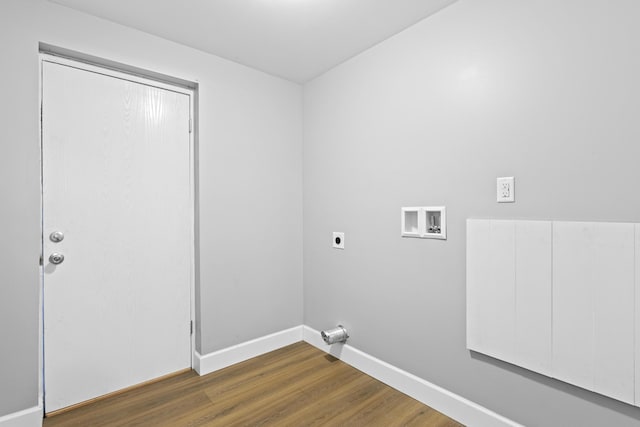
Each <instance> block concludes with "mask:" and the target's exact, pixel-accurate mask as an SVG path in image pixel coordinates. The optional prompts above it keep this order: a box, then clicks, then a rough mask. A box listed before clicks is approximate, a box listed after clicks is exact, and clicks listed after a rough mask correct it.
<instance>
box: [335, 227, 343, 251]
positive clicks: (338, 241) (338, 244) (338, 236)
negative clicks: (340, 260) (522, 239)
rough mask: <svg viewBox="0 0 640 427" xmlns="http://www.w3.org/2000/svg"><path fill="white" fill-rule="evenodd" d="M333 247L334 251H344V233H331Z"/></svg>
mask: <svg viewBox="0 0 640 427" xmlns="http://www.w3.org/2000/svg"><path fill="white" fill-rule="evenodd" d="M333 247H334V248H336V249H344V233H341V232H338V231H334V232H333Z"/></svg>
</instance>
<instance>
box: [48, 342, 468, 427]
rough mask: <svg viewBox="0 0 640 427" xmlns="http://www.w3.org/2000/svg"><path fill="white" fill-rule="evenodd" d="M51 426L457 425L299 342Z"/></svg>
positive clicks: (115, 399) (63, 417)
mask: <svg viewBox="0 0 640 427" xmlns="http://www.w3.org/2000/svg"><path fill="white" fill-rule="evenodd" d="M56 426H83V427H85V426H96V427H98V426H193V427H195V426H296V427H300V426H363V427H364V426H366V427H370V426H384V427H391V426H434V427H454V426H456V427H457V426H461V424H459V423H457V422H455V421H453V420H451V419H449V418H447V417H445V416H444V415H442V414H440V413H439V412H437V411H435V410H433V409H431V408H429V407H428V406H425V405H423V404H421V403H420V402H418V401H416V400H414V399H412V398H410V397H408V396H406V395H404V394H402V393H400V392H398V391H396V390H394V389H392V388H391V387H388V386H386V385H384V384H382V383H381V382H379V381H377V380H375V379H373V378H371V377H369V376H367V375H365V374H363V373H362V372H360V371H358V370H356V369H354V368H352V367H350V366H349V365H346V364H345V363H343V362H341V361H339V360H337V359H335V358H334V357H332V356H329V355H327V354H326V353H324V352H322V351H320V350H318V349H316V348H314V347H312V346H310V345H309V344H306V343H304V342H300V343H297V344H293V345H290V346H288V347H285V348H282V349H280V350H276V351H274V352H271V353H268V354H265V355H263V356H259V357H256V358H254V359H251V360H248V361H246V362H242V363H239V364H237V365H234V366H231V367H228V368H226V369H222V370H220V371H217V372H214V373H212V374H209V375H205V376H202V377H200V376H198V375H197V374H196V373H195V372H193V371H191V372H187V373H184V374H180V375H178V376H174V377H171V378H167V379H164V380H162V381H159V382H156V383H152V384H148V385H145V386H142V387H140V388H136V389H133V390H130V391H127V392H124V393H122V394H119V395H115V396H112V397H108V398H105V399H103V400H99V401H97V402H94V403H91V404H88V405H86V406H82V407H80V408H77V409H74V410H72V411H69V412H66V413H62V414H59V415H55V416H53V417H49V418H46V419H45V421H44V427H56Z"/></svg>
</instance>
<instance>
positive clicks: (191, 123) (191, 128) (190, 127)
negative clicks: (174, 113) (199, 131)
mask: <svg viewBox="0 0 640 427" xmlns="http://www.w3.org/2000/svg"><path fill="white" fill-rule="evenodd" d="M192 131H193V122H192V121H191V119H189V133H191V132H192Z"/></svg>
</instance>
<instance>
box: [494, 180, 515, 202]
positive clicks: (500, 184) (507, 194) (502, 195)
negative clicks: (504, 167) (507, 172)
mask: <svg viewBox="0 0 640 427" xmlns="http://www.w3.org/2000/svg"><path fill="white" fill-rule="evenodd" d="M496 183H497V188H496V196H497V201H498V203H513V202H515V200H516V199H515V186H514V179H513V177H512V176H505V177H502V178H497V179H496Z"/></svg>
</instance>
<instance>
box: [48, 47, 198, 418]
mask: <svg viewBox="0 0 640 427" xmlns="http://www.w3.org/2000/svg"><path fill="white" fill-rule="evenodd" d="M44 62H51V63H55V64H60V65H64V66H68V67H73V68H77V69H80V70H85V71H90V72H94V73H98V74H102V75H105V76H109V77H115V78H117V79H122V80H128V81H131V82H135V83H141V84H144V85H147V86H153V87H157V88H160V89H165V90H169V91H172V92H177V93H181V94H185V95H187V96H188V97H189V117H190V124H189V171H190V172H189V219H190V224H189V234H190V235H189V240H190V242H191V244H190V245H189V248H190V251H189V252H190V253H189V270H190V274H189V293H190V300H191V301H190V311H191V315H190V317H191V324H192V325H193V328H192V330H191V368H193V366H194V362H195V358H196V342H195V339H196V319H195V314H196V303H195V296H196V292H195V282H196V280H195V272H196V268H195V259H196V257H195V251H196V247H195V242H196V240H195V202H196V194H195V179H196V176H195V170H196V169H195V162H196V159H195V133H196V132H195V95H196V90H195V89H191V88H189V87H182V86H178V85H173V84H169V83H165V82H161V81H158V80H155V79H153V78H151V77H144V76H142V75H139V74H135V75H134V74H131V73H127V72H126V71H125V70H122V71H121V70H117V69H114V68H111V67H110V68H106V67H101V66H99V65H94V64H91V63H88V62H83V61H82V60H79V59H78V60H76V59H70V58H67V57H62V56H56V55H52V54H50V53H42V52H41V53H40V55H39V67H40V78H39V84H40V90H39V95H38V96H39V99H38V101H39V108H40V110H39V115H40V120H39V128H40V183H41V184H40V235H41V241H40V271H39V273H40V290H39V311H38V315H39V319H38V327H39V331H38V342H39V351H38V353H39V354H38V386H39V390H38V406H39V407H40V408H42V410H43V415H44V298H43V296H44V262H43V259H44V239H45V235H44V234H45V230H44V228H43V227H44V224H43V217H44V215H43V207H44V195H43V192H42V180H43V174H42V161H43V156H42V144H43V129H42V97H43V91H42V87H43V63H44ZM149 74H151V73H149ZM189 86H193V87H196V84H191V85H189Z"/></svg>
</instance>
